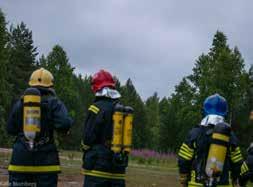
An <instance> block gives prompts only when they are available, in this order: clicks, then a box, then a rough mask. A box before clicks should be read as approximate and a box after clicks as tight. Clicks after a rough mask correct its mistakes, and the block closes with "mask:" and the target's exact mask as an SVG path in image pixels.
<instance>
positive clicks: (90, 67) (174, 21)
mask: <svg viewBox="0 0 253 187" xmlns="http://www.w3.org/2000/svg"><path fill="white" fill-rule="evenodd" d="M252 5H253V3H252V2H251V1H244V2H240V1H235V0H225V1H222V2H221V1H218V0H214V1H208V2H207V1H201V0H196V1H182V0H177V1H176V0H173V1H172V0H159V1H154V0H138V1H136V0H87V1H82V0H76V1H67V0H64V1H63V0H55V1H50V0H44V1H39V2H38V1H32V0H27V1H15V2H14V1H8V0H3V1H1V7H2V9H3V11H4V12H5V13H6V15H7V20H9V21H10V22H11V23H19V22H20V21H24V22H25V23H26V24H27V26H28V27H29V28H30V29H31V30H32V31H33V36H34V41H35V44H36V45H37V46H38V47H39V51H40V52H41V53H44V54H47V53H48V52H49V51H50V50H51V48H52V46H53V45H55V44H60V45H61V46H63V47H64V49H65V50H66V51H67V54H68V56H69V59H70V62H71V63H72V64H73V66H75V67H76V68H77V70H76V71H77V72H78V73H82V74H86V73H88V74H92V73H94V72H96V71H97V70H99V69H102V68H105V69H108V70H109V71H111V72H112V73H113V74H115V75H117V76H118V77H119V78H120V80H121V81H123V82H124V81H125V80H126V79H127V78H128V77H131V78H132V79H133V82H134V85H135V86H136V89H137V90H138V91H139V93H140V94H141V96H142V97H143V98H147V97H148V96H150V95H152V94H153V93H154V92H155V91H157V92H158V93H159V95H160V96H168V95H169V94H171V93H172V92H173V90H174V86H175V85H176V84H177V83H178V82H179V81H180V80H181V79H182V77H183V76H185V75H188V74H189V73H191V69H192V67H193V66H194V62H195V60H196V58H197V57H198V56H199V55H200V54H201V53H203V52H207V51H208V49H209V48H210V46H211V42H212V37H213V34H214V33H215V32H216V30H217V29H219V30H221V31H223V32H225V34H226V35H227V36H228V39H229V43H230V45H231V46H235V45H237V46H238V47H239V49H240V51H241V52H242V54H243V57H244V58H245V61H246V64H247V65H249V64H250V63H252V61H253V54H252V53H251V51H252V49H253V44H252V43H251V42H250V40H249V36H250V34H251V33H252V31H253V23H252V21H251V20H252V18H253V16H252V14H251V7H252Z"/></svg>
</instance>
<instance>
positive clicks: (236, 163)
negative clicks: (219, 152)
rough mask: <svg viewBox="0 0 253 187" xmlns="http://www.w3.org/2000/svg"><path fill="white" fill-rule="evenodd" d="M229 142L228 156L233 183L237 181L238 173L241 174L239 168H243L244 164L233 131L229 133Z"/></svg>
mask: <svg viewBox="0 0 253 187" xmlns="http://www.w3.org/2000/svg"><path fill="white" fill-rule="evenodd" d="M230 143H231V145H230V148H229V157H230V163H231V178H232V181H233V182H234V183H237V181H238V179H239V177H240V175H242V171H241V168H244V166H245V165H244V160H243V156H242V153H241V149H240V147H239V142H238V139H237V138H236V136H235V135H234V133H232V134H231V137H230ZM245 172H246V171H245Z"/></svg>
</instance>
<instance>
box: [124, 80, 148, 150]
mask: <svg viewBox="0 0 253 187" xmlns="http://www.w3.org/2000/svg"><path fill="white" fill-rule="evenodd" d="M121 90H122V91H121V93H122V99H121V101H122V103H123V104H124V105H128V106H131V107H133V108H134V121H133V124H134V127H133V146H134V148H145V147H148V143H149V142H148V139H149V129H148V127H147V116H146V112H145V105H144V103H143V101H142V100H141V97H140V96H139V94H138V93H137V91H136V89H135V87H134V85H133V83H132V81H131V79H128V80H127V82H126V84H125V85H124V86H122V89H121Z"/></svg>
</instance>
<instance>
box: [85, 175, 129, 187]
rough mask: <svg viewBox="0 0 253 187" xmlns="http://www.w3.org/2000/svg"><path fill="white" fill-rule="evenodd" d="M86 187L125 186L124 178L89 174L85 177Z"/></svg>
mask: <svg viewBox="0 0 253 187" xmlns="http://www.w3.org/2000/svg"><path fill="white" fill-rule="evenodd" d="M83 186H84V187H125V186H126V185H125V180H123V179H106V178H102V177H93V176H87V175H85V177H84V183H83Z"/></svg>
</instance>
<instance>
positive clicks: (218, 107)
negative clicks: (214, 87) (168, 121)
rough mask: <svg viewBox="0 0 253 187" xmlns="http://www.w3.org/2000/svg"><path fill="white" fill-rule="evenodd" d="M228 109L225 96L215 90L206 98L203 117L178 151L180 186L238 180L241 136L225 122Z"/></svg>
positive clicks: (211, 186)
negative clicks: (237, 136)
mask: <svg viewBox="0 0 253 187" xmlns="http://www.w3.org/2000/svg"><path fill="white" fill-rule="evenodd" d="M227 113H228V104H227V101H226V99H225V98H224V97H222V96H220V95H219V94H214V95H211V96H209V97H207V98H206V99H205V101H204V103H203V114H204V117H203V119H202V121H201V122H200V124H199V125H197V126H195V127H194V128H193V129H191V131H190V132H189V134H188V136H187V138H186V140H185V141H184V142H183V144H182V145H181V147H180V149H179V152H178V166H179V175H180V178H179V179H180V184H181V186H183V187H186V186H189V187H194V186H203V187H216V186H224V187H225V186H231V185H236V184H237V183H238V178H239V177H240V174H241V167H243V164H244V162H243V157H242V154H241V150H240V147H239V146H238V140H237V138H236V136H235V134H234V133H233V131H232V130H231V127H230V124H228V123H226V122H225V117H226V116H227ZM230 181H232V184H231V182H230Z"/></svg>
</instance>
